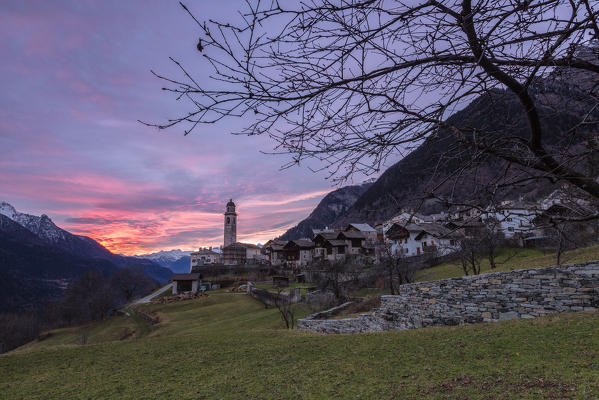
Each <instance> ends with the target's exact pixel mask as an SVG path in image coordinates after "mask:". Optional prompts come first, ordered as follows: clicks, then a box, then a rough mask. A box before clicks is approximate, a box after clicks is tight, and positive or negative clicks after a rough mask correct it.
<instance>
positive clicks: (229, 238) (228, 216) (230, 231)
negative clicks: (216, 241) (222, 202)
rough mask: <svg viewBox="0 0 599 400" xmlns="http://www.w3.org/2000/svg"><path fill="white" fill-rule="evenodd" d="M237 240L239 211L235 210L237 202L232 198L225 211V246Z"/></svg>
mask: <svg viewBox="0 0 599 400" xmlns="http://www.w3.org/2000/svg"><path fill="white" fill-rule="evenodd" d="M235 242H237V213H236V212H235V203H233V199H230V200H229V202H228V203H227V211H225V243H224V247H227V246H228V245H230V244H233V243H235Z"/></svg>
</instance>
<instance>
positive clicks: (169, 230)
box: [0, 0, 332, 254]
mask: <svg viewBox="0 0 599 400" xmlns="http://www.w3.org/2000/svg"><path fill="white" fill-rule="evenodd" d="M240 6H242V2H241V1H239V2H238V3H236V2H229V3H227V4H226V7H223V4H221V3H214V2H201V3H197V4H194V6H193V7H194V9H196V11H197V12H198V13H199V14H201V15H202V17H203V18H221V19H222V18H223V17H224V18H226V17H228V16H230V14H231V12H232V11H233V10H234V9H237V8H239V7H240ZM0 34H1V35H2V38H3V40H2V41H0V51H1V52H2V53H1V54H3V60H10V62H3V63H0V84H1V85H2V88H3V90H2V94H1V95H0V201H1V200H3V201H8V202H9V203H11V204H13V205H14V206H15V207H16V208H17V209H18V210H20V211H22V212H27V213H31V214H37V215H39V214H42V213H45V214H47V215H49V216H50V217H51V218H52V219H53V220H54V221H55V223H57V224H58V225H59V226H61V227H63V228H65V229H67V230H69V231H71V232H73V233H76V234H82V235H87V236H90V237H92V238H94V239H96V240H98V241H100V242H101V243H102V244H103V245H105V246H106V247H108V248H109V249H110V250H112V251H114V252H117V253H124V254H137V253H144V252H150V251H157V250H164V249H171V248H182V249H194V248H197V247H198V246H206V245H213V246H214V245H221V244H222V230H223V215H222V213H223V211H224V205H225V203H226V202H227V201H228V199H229V198H233V199H234V200H235V201H236V203H237V204H238V211H239V227H238V237H239V239H240V240H243V241H247V242H252V243H258V242H262V243H263V242H265V241H266V240H268V239H270V238H272V237H275V236H278V235H280V234H281V233H283V232H284V231H285V230H286V229H287V228H289V227H291V226H293V225H294V224H296V223H297V222H299V221H300V220H301V219H303V218H305V217H306V216H307V215H308V214H309V213H310V212H311V210H312V209H313V208H314V206H315V205H316V204H317V203H318V201H319V200H320V199H321V198H322V197H323V196H324V195H325V194H326V193H327V192H328V191H329V190H331V189H332V188H331V187H330V186H329V184H328V183H327V182H326V181H325V180H324V179H323V178H324V176H323V175H322V174H314V173H312V172H309V170H308V169H307V168H302V167H300V168H291V169H286V170H281V169H280V166H281V165H283V164H285V163H286V161H287V160H286V159H285V158H283V157H281V156H277V157H275V156H268V155H264V154H262V153H260V150H265V151H269V150H272V143H271V142H270V141H269V139H268V138H267V137H245V136H233V135H230V134H229V132H233V131H239V130H240V128H241V127H242V126H243V125H244V121H227V122H223V123H219V124H214V125H210V126H203V127H199V128H198V130H197V132H195V133H194V134H192V135H189V136H184V135H183V134H182V133H183V132H182V131H181V130H180V129H177V128H175V129H172V130H168V131H159V130H157V129H151V128H148V127H146V126H143V125H141V124H139V123H138V122H137V120H138V119H141V120H146V121H157V122H158V121H164V120H165V119H166V118H168V117H172V116H173V115H177V114H179V113H180V112H182V110H180V109H179V107H180V105H179V103H178V102H177V101H175V100H174V99H172V98H169V97H168V96H165V95H164V93H163V92H162V91H161V90H160V88H161V83H160V82H159V81H157V80H156V79H155V78H154V77H153V76H152V75H151V74H150V72H149V71H150V69H153V70H156V71H160V72H161V73H164V74H171V75H173V76H176V74H178V73H180V71H178V70H177V68H176V66H174V65H173V64H172V63H171V62H170V61H169V58H168V57H169V56H173V57H175V58H177V59H178V60H181V61H182V62H184V63H186V65H188V66H189V67H190V68H192V69H193V70H194V71H196V72H197V73H198V74H199V75H204V76H206V75H208V73H209V70H210V68H209V66H208V65H207V64H206V63H205V62H204V60H203V58H202V57H201V55H199V54H198V53H197V50H196V48H195V44H196V40H197V30H196V27H195V25H194V23H193V21H191V20H190V19H189V17H188V16H187V15H186V13H185V12H184V11H183V10H182V9H181V7H180V6H179V5H178V4H177V3H176V2H174V3H172V2H163V1H158V0H155V1H141V0H139V1H127V2H122V1H116V0H113V1H102V2H87V1H79V0H73V1H62V2H60V5H58V4H56V3H55V2H48V1H45V0H37V1H27V2H22V1H17V0H14V1H5V2H3V3H2V6H1V7H0Z"/></svg>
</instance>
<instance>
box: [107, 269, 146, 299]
mask: <svg viewBox="0 0 599 400" xmlns="http://www.w3.org/2000/svg"><path fill="white" fill-rule="evenodd" d="M111 286H112V287H113V288H115V289H116V290H118V291H120V294H121V295H122V297H123V298H124V300H125V301H126V302H129V301H131V300H132V299H133V298H134V297H136V296H141V295H144V294H146V293H148V292H149V291H150V290H151V289H153V288H154V286H156V285H155V283H154V282H152V280H151V279H150V278H148V276H147V275H146V274H144V273H143V270H142V269H141V268H123V269H120V270H119V271H117V272H115V273H114V275H112V277H111Z"/></svg>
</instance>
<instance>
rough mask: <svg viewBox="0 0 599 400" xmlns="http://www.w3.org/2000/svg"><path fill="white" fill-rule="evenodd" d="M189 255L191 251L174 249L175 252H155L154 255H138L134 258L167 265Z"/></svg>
mask: <svg viewBox="0 0 599 400" xmlns="http://www.w3.org/2000/svg"><path fill="white" fill-rule="evenodd" d="M190 254H191V251H183V250H181V249H175V250H161V251H157V252H156V253H150V254H138V255H136V256H135V257H138V258H145V259H147V260H152V261H156V262H157V263H159V264H162V263H169V262H173V261H177V260H178V259H180V258H181V257H185V256H189V255H190Z"/></svg>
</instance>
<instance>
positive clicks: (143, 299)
mask: <svg viewBox="0 0 599 400" xmlns="http://www.w3.org/2000/svg"><path fill="white" fill-rule="evenodd" d="M172 287H173V284H172V283H169V284H168V285H165V286H163V287H161V288H160V289H158V290H157V291H155V292H154V293H150V294H149V295H147V296H146V297H142V298H141V299H139V300H136V301H134V302H133V304H145V303H149V302H150V300H152V299H153V298H154V297H156V296H159V295H161V294H162V293H164V292H166V291H167V290H169V289H171V288H172Z"/></svg>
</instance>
